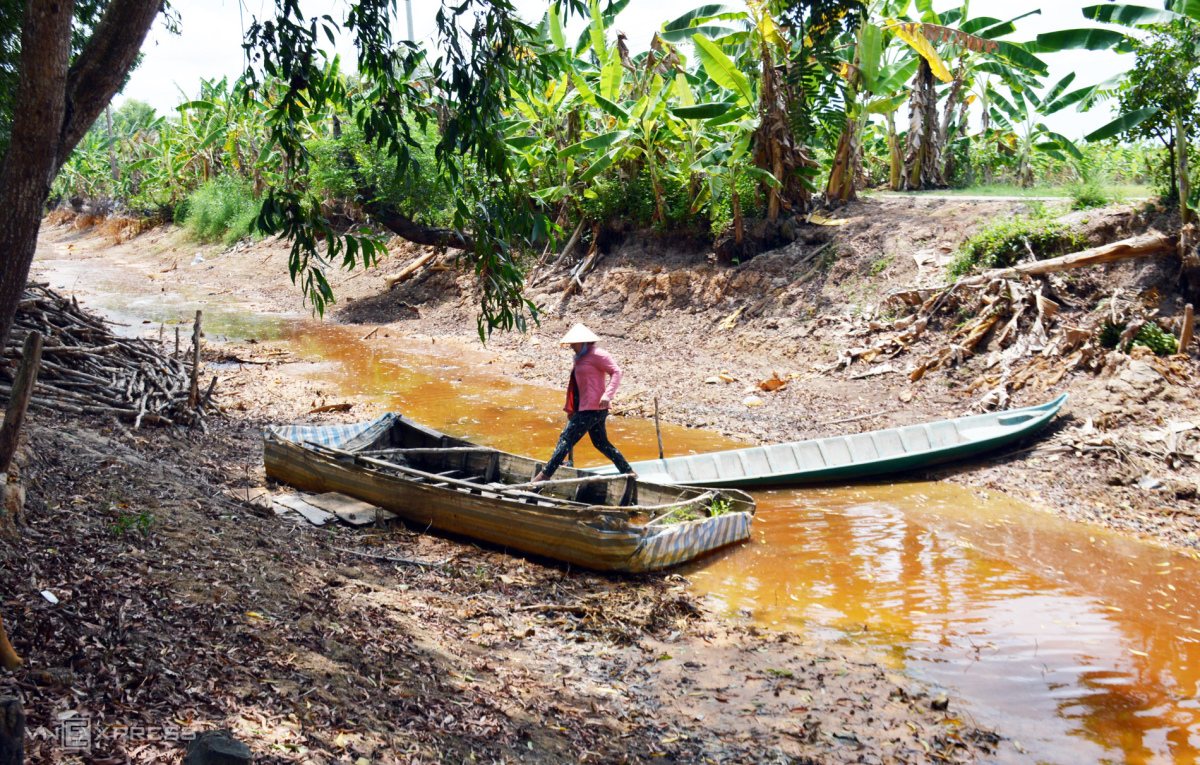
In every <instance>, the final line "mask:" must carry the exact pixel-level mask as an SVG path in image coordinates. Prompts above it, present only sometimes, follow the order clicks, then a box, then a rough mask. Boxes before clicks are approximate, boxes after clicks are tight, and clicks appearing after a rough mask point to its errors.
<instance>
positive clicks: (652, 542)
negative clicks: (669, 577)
mask: <svg viewBox="0 0 1200 765" xmlns="http://www.w3.org/2000/svg"><path fill="white" fill-rule="evenodd" d="M753 520H754V516H752V515H750V513H729V514H728V515H719V516H717V517H716V518H701V519H699V520H695V521H686V522H684V523H676V524H672V525H670V526H660V527H659V531H657V533H648V534H646V536H645V537H643V538H642V543H641V544H640V545H639V546H638V549H637V552H635V553H634V554H633V555H632V556H630V566H629V568H628V570H629V571H651V570H654V569H660V568H667V567H669V566H674V565H675V564H677V563H682V562H683V561H685V560H691V559H692V558H695V557H696V556H697V555H700V554H702V553H706V552H708V551H709V550H716V549H717V548H720V547H724V546H725V545H729V544H733V543H734V542H740V541H741V540H743V539H748V538H749V537H750V523H751V522H752V521H753Z"/></svg>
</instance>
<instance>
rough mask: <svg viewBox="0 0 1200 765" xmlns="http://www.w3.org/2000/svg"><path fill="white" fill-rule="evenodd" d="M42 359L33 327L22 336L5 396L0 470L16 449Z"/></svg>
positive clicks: (0, 429) (5, 467) (8, 463)
mask: <svg viewBox="0 0 1200 765" xmlns="http://www.w3.org/2000/svg"><path fill="white" fill-rule="evenodd" d="M41 362H42V333H41V332H38V331H37V330H34V331H32V332H30V333H29V334H28V335H26V336H25V347H24V348H23V349H22V350H21V365H20V366H19V367H17V376H16V378H15V379H14V380H13V386H12V395H11V396H10V397H9V399H8V410H7V412H6V413H5V415H4V425H3V426H2V427H0V473H7V472H8V468H9V467H10V466H11V465H12V459H13V455H15V454H16V453H17V443H18V441H19V440H20V438H21V425H22V424H23V423H24V422H25V413H26V412H27V411H28V410H29V399H30V397H31V396H32V395H33V386H34V383H36V382H37V375H38V367H39V366H40V365H41Z"/></svg>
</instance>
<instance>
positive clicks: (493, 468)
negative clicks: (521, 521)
mask: <svg viewBox="0 0 1200 765" xmlns="http://www.w3.org/2000/svg"><path fill="white" fill-rule="evenodd" d="M305 446H308V447H309V448H312V449H316V450H318V451H322V452H325V453H326V454H330V455H331V456H334V457H337V458H340V459H342V460H346V461H350V460H351V459H352V460H353V461H354V462H355V463H356V464H359V465H362V466H363V467H369V468H371V469H373V470H379V471H382V472H385V473H389V474H393V475H396V476H398V477H402V478H404V479H405V480H411V481H413V482H416V483H425V484H429V485H432V486H436V487H439V488H446V489H452V490H457V491H461V492H464V493H471V494H480V495H483V496H489V497H494V498H503V499H507V500H512V501H519V502H524V503H527V504H530V505H537V506H540V507H559V508H576V509H581V508H596V507H611V508H625V509H627V511H628V512H629V513H631V514H633V515H637V514H639V510H640V509H645V508H647V507H649V508H650V509H657V508H658V506H667V505H675V504H679V503H686V504H689V505H694V506H695V507H694V509H693V513H696V512H699V515H708V514H711V513H712V512H713V510H712V508H714V507H715V508H717V509H719V510H726V511H727V510H735V511H737V510H746V511H749V512H753V507H754V502H753V500H752V499H751V498H750V497H749V496H748V495H745V494H743V493H742V492H739V491H729V490H721V491H714V490H704V489H696V488H687V487H681V486H666V485H662V484H654V483H646V482H642V481H638V480H635V479H634V477H633V476H630V475H610V476H598V475H594V474H592V473H589V472H587V471H583V470H577V469H575V468H573V467H567V466H563V467H561V468H560V469H559V470H558V471H557V472H556V473H555V475H554V477H553V479H552V480H550V481H545V482H541V483H538V484H533V483H532V480H533V477H534V476H535V475H537V474H538V472H539V471H540V470H541V468H542V466H543V464H544V463H542V462H540V461H537V460H534V459H530V458H528V457H522V456H519V455H515V454H509V453H507V452H502V451H499V450H497V449H493V448H490V447H485V446H477V445H475V444H472V443H470V442H469V441H464V440H462V439H458V438H454V437H452V436H447V435H445V434H443V433H439V432H438V431H435V430H432V429H430V428H426V427H424V426H423V425H420V424H419V423H416V422H414V421H412V420H409V419H407V418H398V419H397V420H396V421H395V423H394V424H393V425H392V426H391V427H390V428H388V429H387V430H386V431H384V432H383V433H382V434H381V435H380V436H379V437H378V438H376V439H375V440H374V441H372V442H370V443H367V444H364V445H362V446H361V447H360V448H357V449H355V450H353V451H345V450H342V449H336V448H332V447H328V446H323V445H321V444H318V443H314V442H308V443H306V444H305ZM663 509H664V510H665V509H666V508H665V507H664V508H663Z"/></svg>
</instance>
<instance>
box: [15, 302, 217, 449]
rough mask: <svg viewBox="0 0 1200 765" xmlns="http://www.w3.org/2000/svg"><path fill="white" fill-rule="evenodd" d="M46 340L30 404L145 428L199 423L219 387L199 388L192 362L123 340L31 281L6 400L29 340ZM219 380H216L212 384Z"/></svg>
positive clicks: (141, 342) (75, 305)
mask: <svg viewBox="0 0 1200 765" xmlns="http://www.w3.org/2000/svg"><path fill="white" fill-rule="evenodd" d="M35 330H36V331H38V332H41V333H42V335H43V336H44V337H45V343H44V345H43V346H42V363H41V368H40V371H39V373H38V380H37V385H36V386H34V389H33V398H32V399H31V400H30V405H31V406H36V407H41V408H43V409H53V410H56V411H60V412H67V413H70V414H102V415H104V414H106V415H113V416H115V417H117V418H119V419H122V420H125V421H128V422H132V423H133V427H134V429H137V428H140V427H141V426H142V425H143V424H145V423H149V424H154V425H199V426H200V427H204V416H205V410H206V409H208V410H210V411H219V410H217V408H216V406H215V405H214V404H213V403H212V392H213V387H214V385H212V384H210V385H209V387H208V390H207V392H203V393H199V394H197V392H196V391H195V390H194V383H193V381H192V379H191V378H192V371H191V369H190V367H191V366H192V365H191V363H190V362H189V361H188V360H186V359H184V358H179V357H176V356H172V355H170V354H167V353H165V352H164V351H163V350H162V349H161V348H159V347H157V346H156V345H155V344H153V343H150V342H147V341H146V340H142V339H139V338H126V337H119V336H117V335H115V334H113V332H112V331H111V329H110V326H109V325H108V324H107V323H106V322H105V321H104V320H103V319H100V318H98V317H96V316H93V315H90V314H89V313H87V312H86V311H84V310H83V309H81V308H80V307H79V304H78V303H77V302H75V300H74V299H73V298H72V299H68V298H65V297H63V296H62V295H60V294H58V293H57V292H55V291H54V290H51V289H50V288H49V287H48V286H47V285H45V284H37V283H33V282H31V283H29V284H28V285H26V287H25V293H24V295H23V296H22V298H21V304H20V308H19V309H18V311H17V317H16V320H15V322H14V324H13V330H12V332H11V333H10V335H9V339H8V347H7V348H5V350H4V355H5V362H6V363H5V364H2V365H0V381H3V382H0V395H3V396H11V395H12V388H11V385H12V380H13V375H14V374H15V370H16V361H17V360H19V359H20V356H21V347H22V344H23V343H24V342H25V337H26V336H27V335H28V334H29V333H30V332H33V331H35ZM213 383H214V384H215V383H216V379H215V378H214V379H213Z"/></svg>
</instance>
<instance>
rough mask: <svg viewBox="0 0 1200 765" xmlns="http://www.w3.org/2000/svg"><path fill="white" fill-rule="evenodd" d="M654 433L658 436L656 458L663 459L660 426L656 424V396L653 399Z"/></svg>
mask: <svg viewBox="0 0 1200 765" xmlns="http://www.w3.org/2000/svg"><path fill="white" fill-rule="evenodd" d="M654 433H655V435H657V436H658V458H659V459H660V460H661V459H662V458H663V448H662V425H660V424H659V422H658V396H655V397H654Z"/></svg>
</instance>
